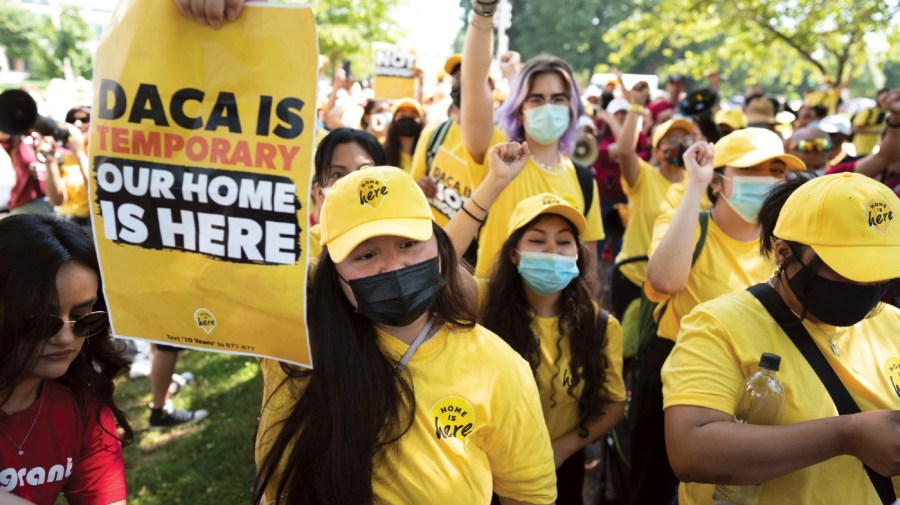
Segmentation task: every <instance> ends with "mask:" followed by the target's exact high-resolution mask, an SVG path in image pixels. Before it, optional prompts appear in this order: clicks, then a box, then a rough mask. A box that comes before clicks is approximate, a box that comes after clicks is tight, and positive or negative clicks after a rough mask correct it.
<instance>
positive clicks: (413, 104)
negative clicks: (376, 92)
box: [392, 98, 425, 117]
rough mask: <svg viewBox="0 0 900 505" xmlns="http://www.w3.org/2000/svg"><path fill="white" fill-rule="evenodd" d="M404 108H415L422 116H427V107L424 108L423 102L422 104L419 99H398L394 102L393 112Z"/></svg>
mask: <svg viewBox="0 0 900 505" xmlns="http://www.w3.org/2000/svg"><path fill="white" fill-rule="evenodd" d="M403 108H406V109H414V110H415V111H416V113H417V114H419V116H420V117H424V116H425V109H423V108H422V104H420V103H419V101H418V100H415V99H412V98H401V99H400V100H397V102H396V103H394V109H393V112H392V114H396V113H397V111H398V110H400V109H403Z"/></svg>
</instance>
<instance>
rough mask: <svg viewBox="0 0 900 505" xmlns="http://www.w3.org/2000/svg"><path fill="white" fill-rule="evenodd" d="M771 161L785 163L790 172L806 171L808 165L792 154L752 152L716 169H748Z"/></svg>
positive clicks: (719, 165) (718, 165)
mask: <svg viewBox="0 0 900 505" xmlns="http://www.w3.org/2000/svg"><path fill="white" fill-rule="evenodd" d="M769 160H780V161H781V162H783V163H784V164H785V165H786V166H787V168H788V169H790V170H806V164H805V163H803V160H801V159H800V158H798V157H796V156H794V155H791V154H770V153H766V152H760V151H759V150H756V151H751V152H749V153H747V154H745V155H743V156H739V157H737V158H735V159H733V160H730V161H728V162H724V163H721V164H717V165H716V168H721V167H735V168H747V167H754V166H756V165H759V164H760V163H765V162H767V161H769Z"/></svg>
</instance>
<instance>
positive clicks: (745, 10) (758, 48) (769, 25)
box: [604, 0, 900, 92]
mask: <svg viewBox="0 0 900 505" xmlns="http://www.w3.org/2000/svg"><path fill="white" fill-rule="evenodd" d="M898 12H900V1H898V0H879V1H874V2H873V1H871V0H832V1H830V2H821V1H819V0H738V1H734V0H687V1H685V2H661V3H659V4H657V5H655V6H654V7H653V8H651V9H644V10H641V11H638V12H635V13H634V14H632V15H631V16H629V17H628V18H627V19H626V20H624V21H622V22H621V23H619V24H618V25H617V26H616V27H615V28H614V29H613V30H611V31H610V32H608V33H607V34H606V35H605V36H604V40H605V41H606V42H607V43H609V44H610V46H611V47H612V48H613V50H614V51H613V53H612V55H611V57H610V59H611V61H612V62H613V63H614V64H622V65H623V66H627V65H628V64H629V63H630V62H633V61H634V60H636V59H640V58H645V57H647V56H648V55H651V54H656V53H658V54H661V55H662V56H663V57H664V58H666V59H667V60H668V61H669V65H667V67H666V68H664V70H666V71H671V70H672V69H678V70H680V71H682V72H685V73H687V74H689V75H692V76H693V77H694V78H698V79H699V78H702V77H703V76H704V75H705V74H707V73H708V72H710V71H716V70H717V71H719V72H720V73H721V74H722V76H723V84H724V85H725V87H726V89H725V91H726V92H728V91H742V90H743V86H746V85H748V84H750V83H753V82H760V83H762V84H764V85H766V87H767V88H769V89H772V88H776V89H781V90H793V89H798V88H802V87H809V86H811V85H814V84H817V83H819V82H822V80H823V79H824V78H826V77H828V78H831V79H833V80H834V81H835V82H842V81H845V80H846V79H847V77H848V76H849V75H850V74H851V73H853V72H854V69H859V68H860V67H861V66H862V65H863V64H864V63H865V59H866V52H865V41H864V36H865V35H866V34H868V33H873V32H883V31H885V30H886V29H887V27H888V24H889V22H890V20H891V19H892V18H893V16H894V15H895V14H897V13H898ZM647 70H650V71H654V70H656V69H647ZM728 87H731V88H737V89H732V90H728V89H727V88H728Z"/></svg>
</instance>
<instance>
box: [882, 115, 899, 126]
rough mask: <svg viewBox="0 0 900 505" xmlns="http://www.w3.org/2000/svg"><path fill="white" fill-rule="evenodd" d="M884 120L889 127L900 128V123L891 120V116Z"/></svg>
mask: <svg viewBox="0 0 900 505" xmlns="http://www.w3.org/2000/svg"><path fill="white" fill-rule="evenodd" d="M884 122H885V123H887V126H888V128H900V123H892V122H891V116H888V117H886V118H885V119H884Z"/></svg>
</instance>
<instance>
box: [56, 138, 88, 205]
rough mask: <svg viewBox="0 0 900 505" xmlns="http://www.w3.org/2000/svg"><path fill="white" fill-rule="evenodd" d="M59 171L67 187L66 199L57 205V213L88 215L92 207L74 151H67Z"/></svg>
mask: <svg viewBox="0 0 900 505" xmlns="http://www.w3.org/2000/svg"><path fill="white" fill-rule="evenodd" d="M59 172H60V176H61V177H62V182H63V185H64V186H65V188H66V201H65V202H64V203H63V204H62V205H60V206H58V207H56V213H57V214H59V215H60V216H71V217H81V218H86V217H88V216H89V215H90V210H91V208H90V206H89V205H88V193H87V186H85V184H84V176H83V175H81V167H80V166H79V165H78V158H76V157H75V155H74V154H72V153H66V155H65V157H64V158H63V160H62V164H61V165H60V167H59Z"/></svg>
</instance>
